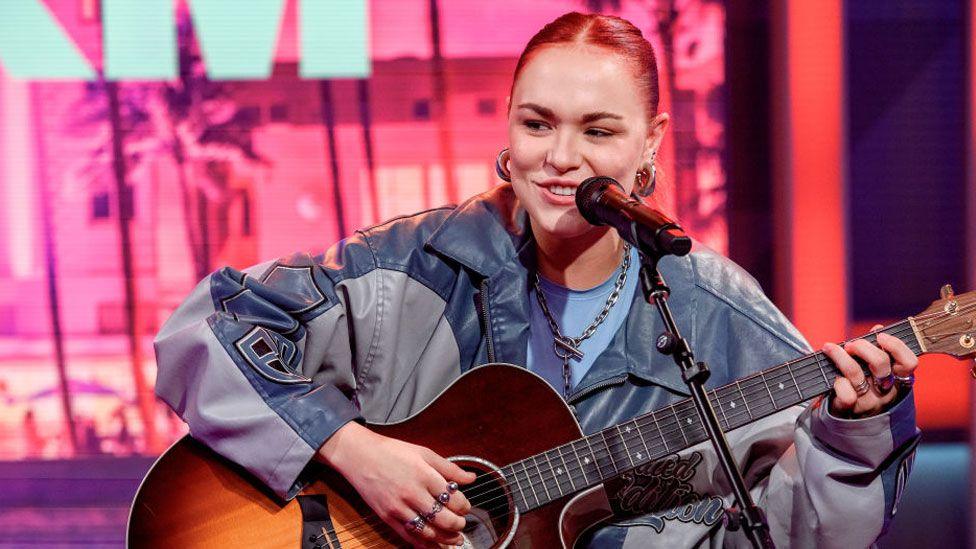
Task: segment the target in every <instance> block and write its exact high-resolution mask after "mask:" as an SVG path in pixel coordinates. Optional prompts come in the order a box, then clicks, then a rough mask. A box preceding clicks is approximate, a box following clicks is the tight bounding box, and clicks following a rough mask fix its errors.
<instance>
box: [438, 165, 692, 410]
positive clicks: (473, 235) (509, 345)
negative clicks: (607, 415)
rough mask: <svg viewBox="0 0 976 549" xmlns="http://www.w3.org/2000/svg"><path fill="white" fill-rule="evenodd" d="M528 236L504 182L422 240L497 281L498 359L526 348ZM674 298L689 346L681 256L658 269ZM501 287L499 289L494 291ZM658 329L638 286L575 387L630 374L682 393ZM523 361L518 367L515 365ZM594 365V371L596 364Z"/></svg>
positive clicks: (688, 303)
mask: <svg viewBox="0 0 976 549" xmlns="http://www.w3.org/2000/svg"><path fill="white" fill-rule="evenodd" d="M532 242H533V239H532V231H531V229H530V228H529V223H528V215H527V214H526V212H525V210H524V209H523V208H522V207H521V206H520V205H519V203H518V199H517V198H516V196H515V192H514V191H513V189H512V186H511V185H510V184H505V185H501V186H498V187H496V188H494V189H492V190H490V191H487V192H485V193H482V194H480V195H478V196H475V197H473V198H471V199H469V200H467V201H466V202H464V203H463V204H461V205H460V206H458V207H457V208H455V210H454V211H453V212H452V213H451V214H450V215H449V216H448V217H447V219H445V220H444V221H443V222H442V223H441V225H440V226H439V227H438V228H437V229H436V230H435V231H434V233H433V234H432V235H431V236H430V237H429V238H428V239H427V242H426V245H427V246H429V247H430V248H431V249H433V250H434V251H436V252H438V253H440V254H443V255H444V256H446V257H448V258H450V259H452V260H454V261H457V262H458V263H460V264H461V265H464V266H465V267H467V268H468V269H471V270H472V271H474V272H476V273H478V274H480V275H481V276H483V277H485V278H488V279H495V280H497V282H498V284H497V285H496V288H495V289H494V290H493V294H492V296H491V301H493V304H492V314H493V315H494V317H495V319H496V320H503V319H504V320H505V321H506V322H503V323H502V324H505V325H506V328H507V329H504V330H500V331H501V332H502V333H496V334H495V335H496V341H495V343H496V346H497V347H498V348H499V350H500V351H501V352H500V353H499V360H506V359H507V360H510V361H513V362H515V363H520V364H522V365H524V361H525V346H526V345H527V343H528V314H529V304H528V288H527V286H526V283H525V281H526V280H527V278H528V272H527V269H526V267H525V265H532V264H534V248H533V247H532V246H531V245H530V244H531V243H532ZM658 268H659V270H660V272H661V274H662V276H663V277H664V279H665V281H666V282H667V283H668V285H669V286H670V287H671V289H672V295H673V296H674V297H673V298H672V299H671V300H670V301H669V304H670V305H671V308H672V312H673V313H674V317H675V322H676V323H677V324H678V327H679V329H681V331H682V335H683V336H684V337H686V338H689V339H690V342H691V344H692V348H694V343H695V341H694V339H695V326H694V317H695V315H694V314H693V311H694V310H695V303H694V301H695V297H696V293H695V291H694V290H695V288H694V286H695V282H694V275H693V270H692V268H691V262H690V260H689V259H688V258H687V257H683V258H676V257H668V258H665V259H663V260H662V261H661V263H660V265H659V266H658ZM502 285H504V288H499V287H497V286H502ZM515 294H518V295H515ZM663 330H664V328H663V323H662V321H661V319H660V317H659V315H658V313H657V310H656V309H655V307H653V306H651V305H650V304H648V303H647V302H646V301H644V296H643V294H642V292H641V290H640V288H639V287H638V289H637V291H636V292H635V295H634V299H633V301H632V303H631V309H630V312H629V314H628V315H627V319H626V320H625V322H624V325H623V326H622V327H621V329H620V330H618V332H617V334H616V335H615V336H614V338H613V340H612V341H611V342H610V345H609V346H608V347H607V349H606V350H605V351H604V352H603V354H602V355H601V356H600V359H599V360H598V361H597V364H595V365H594V368H593V369H591V370H590V372H589V373H588V374H587V376H586V377H585V378H584V379H583V380H582V381H581V383H580V385H579V388H578V390H579V391H583V390H585V389H586V388H587V387H591V386H593V385H596V384H598V383H600V382H602V381H606V380H607V379H611V378H614V377H620V376H622V375H623V374H629V375H632V376H634V377H636V378H639V379H641V380H643V381H645V382H649V383H654V384H656V385H660V386H662V387H665V388H667V389H669V390H670V391H673V392H676V393H679V394H682V395H688V394H689V393H688V388H687V386H686V385H685V383H684V381H683V380H682V379H681V371H680V370H679V369H678V366H677V365H675V364H674V362H673V361H672V359H671V358H670V357H668V356H665V355H662V354H661V353H659V352H657V349H656V348H655V345H654V342H655V340H656V338H657V336H658V335H660V333H661V332H662V331H663ZM519 360H521V362H519ZM597 366H599V367H597Z"/></svg>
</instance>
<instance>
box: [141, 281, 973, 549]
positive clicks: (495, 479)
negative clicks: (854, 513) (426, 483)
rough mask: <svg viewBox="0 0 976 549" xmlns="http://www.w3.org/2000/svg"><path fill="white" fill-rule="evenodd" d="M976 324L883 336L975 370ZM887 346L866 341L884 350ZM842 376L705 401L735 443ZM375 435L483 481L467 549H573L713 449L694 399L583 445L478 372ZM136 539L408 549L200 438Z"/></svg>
mask: <svg viewBox="0 0 976 549" xmlns="http://www.w3.org/2000/svg"><path fill="white" fill-rule="evenodd" d="M974 318H976V292H969V293H966V294H962V295H959V296H955V295H953V294H952V291H951V288H949V287H948V286H946V287H944V288H943V292H942V299H939V300H937V301H935V302H934V303H933V304H932V305H931V306H930V307H928V308H927V309H926V310H925V311H924V312H922V313H921V314H919V315H917V316H914V317H909V318H907V319H905V320H903V321H901V322H897V323H895V324H892V325H890V326H887V327H885V328H883V329H882V330H879V331H883V332H886V333H888V334H891V335H893V336H895V337H897V338H899V339H901V340H902V341H904V342H905V343H906V344H907V345H908V347H909V348H910V349H912V351H914V352H915V353H916V354H917V355H923V354H927V353H944V354H949V355H953V356H955V357H958V358H971V357H973V355H974V354H976V325H974ZM876 335H877V332H872V333H870V334H868V335H866V336H864V338H865V339H867V340H868V341H871V342H875V341H876ZM838 375H840V373H839V371H837V370H836V369H835V367H834V365H833V363H832V362H831V361H830V360H829V359H827V357H826V356H825V355H823V354H822V353H819V352H817V353H812V354H808V355H806V356H803V357H800V358H797V359H795V360H791V361H789V362H786V363H784V364H780V365H778V366H774V367H772V368H769V369H767V370H763V371H760V372H757V373H755V374H753V375H750V376H748V377H745V378H742V379H739V380H737V381H735V382H733V383H731V384H729V385H725V386H723V387H719V388H717V389H715V390H712V391H709V392H708V396H709V399H710V401H711V402H712V405H713V407H714V408H715V409H716V413H717V414H718V416H719V420H720V423H721V424H722V426H723V428H724V430H726V431H731V430H734V429H736V428H739V427H742V426H744V425H747V424H749V423H752V422H754V421H756V420H759V419H761V418H764V417H766V416H769V415H770V414H774V413H776V412H778V411H780V410H784V409H786V408H789V407H791V406H793V405H795V404H798V403H801V402H804V401H806V400H809V399H812V398H814V397H817V396H819V395H823V394H825V393H827V392H829V391H830V390H831V388H832V387H833V381H834V379H835V378H836V377H837V376H838ZM974 376H976V367H974ZM459 411H463V412H459ZM445 417H450V418H453V419H452V420H451V421H443V418H445ZM512 418H532V421H531V422H529V421H521V420H519V421H512ZM540 426H544V427H540ZM370 428H371V429H373V430H375V431H376V432H378V433H380V434H382V435H385V436H389V437H394V438H397V439H401V440H405V441H409V442H412V443H415V444H420V445H423V446H427V447H429V448H431V449H432V450H434V451H436V452H437V453H438V454H440V455H442V456H449V457H450V459H451V460H452V461H454V462H456V463H458V464H459V465H461V466H462V467H463V468H465V469H468V470H471V471H474V472H476V473H477V475H478V478H477V480H476V481H475V482H474V483H473V484H469V485H467V486H465V487H464V488H463V490H464V494H465V496H466V497H467V498H468V500H469V501H470V502H471V504H472V511H471V513H470V514H469V515H468V516H467V517H466V520H467V526H466V527H465V529H464V531H463V534H464V537H465V540H466V541H465V546H466V547H473V548H479V549H481V548H501V547H508V546H512V547H545V548H549V547H566V548H568V547H573V546H574V544H575V543H576V541H577V540H578V539H579V537H580V536H581V535H582V534H583V533H584V532H586V531H587V530H588V529H590V528H593V527H595V526H597V525H600V524H601V523H604V522H606V521H608V520H610V519H612V518H613V517H614V515H613V512H612V511H611V507H610V502H609V499H608V496H607V493H606V491H605V489H604V482H605V481H608V480H609V479H612V478H615V477H618V476H620V475H621V474H623V473H625V472H627V471H630V470H632V469H636V468H638V467H640V466H642V465H646V464H648V463H650V462H653V461H655V460H659V459H661V458H664V457H666V456H669V455H671V454H674V453H676V452H679V451H681V450H683V449H685V448H688V447H690V446H693V445H695V444H698V443H701V442H703V441H705V440H706V435H705V431H704V429H703V427H702V426H701V424H700V423H699V418H698V415H697V412H696V410H695V408H694V406H693V404H692V402H691V400H690V399H686V400H681V401H679V402H676V403H674V404H671V405H669V406H666V407H664V408H661V409H658V410H656V411H653V412H650V413H647V414H644V415H641V416H639V417H636V418H634V419H631V420H629V421H627V422H625V423H622V424H620V425H615V426H612V427H610V428H607V429H604V430H602V431H599V432H596V433H593V434H590V435H585V436H584V434H583V432H582V430H581V429H580V426H579V424H578V423H577V421H576V419H575V418H574V416H573V412H572V411H571V410H570V408H569V407H568V406H567V405H566V402H565V401H564V400H563V399H562V397H560V395H559V394H557V393H556V392H555V391H554V390H553V389H552V388H551V387H550V386H549V385H548V384H547V383H546V382H545V381H543V380H542V379H541V378H539V377H538V376H536V375H535V374H532V373H530V372H528V371H527V370H524V369H522V368H519V367H516V366H511V365H504V364H494V365H485V366H480V367H478V368H474V369H472V370H470V371H469V372H467V373H465V374H464V375H462V376H460V377H459V378H458V379H456V380H455V381H454V382H453V383H452V384H451V385H450V386H449V387H448V388H447V389H445V390H444V392H443V393H441V394H440V395H439V396H438V397H437V398H436V399H435V400H434V401H432V402H431V403H430V404H429V405H427V406H426V407H425V408H424V409H423V410H421V411H420V412H418V413H417V414H415V415H413V416H412V417H410V418H408V419H406V420H404V421H401V422H398V423H393V424H386V425H371V426H370ZM127 534H128V535H127V543H128V544H129V545H130V546H132V547H160V548H162V547H165V548H174V547H179V548H189V547H221V548H225V547H304V548H318V549H339V548H342V549H348V548H379V547H402V546H406V544H405V543H404V541H403V540H402V539H401V538H400V537H399V536H398V535H397V534H396V533H395V532H394V531H393V530H392V529H390V528H389V527H388V526H387V525H386V524H385V523H384V522H383V521H382V520H380V519H379V518H378V517H377V516H376V515H375V514H374V513H373V512H372V511H371V510H370V508H369V507H368V506H367V505H366V504H365V503H364V502H363V501H362V500H361V499H360V498H359V497H358V495H357V494H356V492H355V490H354V489H353V488H352V487H351V485H349V484H348V483H347V482H346V481H345V480H344V479H343V478H342V477H341V476H340V475H338V474H336V473H334V472H332V471H330V470H328V469H327V468H325V467H323V468H322V471H321V474H320V475H319V476H318V478H317V480H316V481H315V482H314V483H312V484H311V485H310V486H308V487H307V488H306V489H305V490H304V491H302V492H301V493H300V494H299V495H298V496H297V497H296V498H295V499H294V500H292V501H290V502H288V503H284V504H283V503H282V502H281V501H280V500H279V499H277V498H276V497H274V496H273V495H272V494H271V493H270V492H268V491H267V489H266V488H265V487H264V486H263V485H261V484H260V483H259V482H258V481H257V480H255V479H253V477H251V476H250V475H249V474H248V473H247V472H245V471H244V470H243V469H241V468H240V467H238V466H236V465H234V464H233V463H231V462H230V461H228V460H226V459H224V458H222V457H221V456H219V455H217V454H216V453H215V452H213V451H211V450H209V449H208V448H206V447H205V446H203V445H202V444H200V443H199V442H196V441H195V440H193V439H192V438H191V437H189V436H187V437H183V438H182V439H181V440H179V441H177V442H176V443H175V444H174V445H173V446H172V447H171V448H169V450H167V451H166V452H165V453H164V454H163V455H162V456H161V457H160V458H159V460H158V461H156V463H155V464H154V465H153V467H152V469H151V470H150V471H149V473H148V474H147V475H146V478H145V479H144V481H143V483H142V485H141V486H140V488H139V490H138V493H137V494H136V497H135V500H134V502H133V504H132V509H131V512H130V516H129V525H128V532H127Z"/></svg>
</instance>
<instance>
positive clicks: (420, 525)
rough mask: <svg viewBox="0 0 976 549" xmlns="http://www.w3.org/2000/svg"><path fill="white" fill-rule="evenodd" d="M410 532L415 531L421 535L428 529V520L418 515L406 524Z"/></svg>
mask: <svg viewBox="0 0 976 549" xmlns="http://www.w3.org/2000/svg"><path fill="white" fill-rule="evenodd" d="M404 525H405V526H406V527H407V529H408V530H413V531H414V532H417V533H420V532H423V531H424V528H426V527H427V520H426V519H424V517H422V516H420V515H417V516H415V517H413V518H412V519H410V520H408V521H407V522H405V523H404Z"/></svg>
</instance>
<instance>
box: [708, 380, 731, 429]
mask: <svg viewBox="0 0 976 549" xmlns="http://www.w3.org/2000/svg"><path fill="white" fill-rule="evenodd" d="M712 396H713V397H715V402H718V409H719V410H720V411H721V412H722V417H723V418H724V419H725V429H724V430H726V431H728V430H729V428H730V427H731V426H732V424H731V423H729V416H727V415H725V407H724V406H722V399H721V398H719V396H718V389H715V390H714V391H712Z"/></svg>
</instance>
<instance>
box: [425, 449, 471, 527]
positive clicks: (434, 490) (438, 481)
mask: <svg viewBox="0 0 976 549" xmlns="http://www.w3.org/2000/svg"><path fill="white" fill-rule="evenodd" d="M428 457H429V460H428V463H430V464H431V466H432V467H433V468H434V469H435V470H436V471H437V472H438V473H440V477H437V478H434V477H431V478H430V479H429V481H430V483H429V484H428V486H427V488H428V490H430V493H431V495H432V496H433V497H434V498H435V499H436V498H437V497H438V496H439V495H440V494H442V493H444V492H447V493H448V495H449V496H450V498H449V499H448V500H447V503H445V504H444V507H445V509H449V510H451V511H452V512H453V513H454V514H456V515H460V516H464V515H467V514H468V512H469V511H471V503H470V502H469V501H468V498H467V497H465V495H464V494H463V493H461V491H460V490H457V491H455V492H453V493H452V492H450V491H449V490H448V487H447V485H448V483H449V482H450V481H455V482H457V483H459V484H470V483H471V482H473V481H474V479H475V478H477V476H476V475H475V474H474V473H473V472H471V471H465V470H464V469H462V468H460V467H458V465H457V464H455V463H454V462H452V461H450V460H447V459H444V458H442V457H440V456H439V455H437V454H436V453H434V452H433V451H431V452H430V455H429V456H428ZM462 520H463V519H462ZM462 526H463V524H462ZM459 529H460V528H459Z"/></svg>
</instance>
